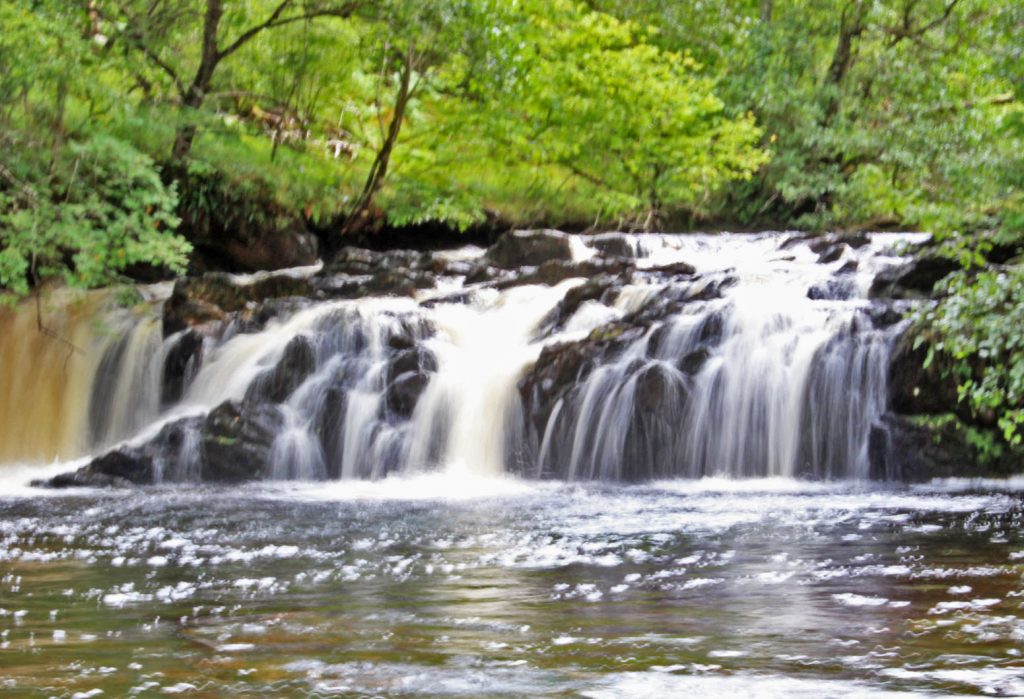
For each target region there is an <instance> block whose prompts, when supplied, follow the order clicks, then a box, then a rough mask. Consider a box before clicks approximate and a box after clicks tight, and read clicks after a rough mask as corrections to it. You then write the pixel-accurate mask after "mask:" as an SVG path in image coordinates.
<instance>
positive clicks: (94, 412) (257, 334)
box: [0, 234, 900, 481]
mask: <svg viewBox="0 0 1024 699" xmlns="http://www.w3.org/2000/svg"><path fill="white" fill-rule="evenodd" d="M621 240H622V243H621V249H622V250H624V251H625V253H624V254H628V255H630V256H631V263H630V264H631V265H632V267H630V269H632V270H634V271H633V272H630V273H629V275H628V278H625V277H622V278H619V279H618V280H615V279H612V276H611V275H603V276H602V275H600V274H596V275H595V274H591V275H590V276H592V277H593V278H590V277H588V276H587V275H583V276H577V277H571V278H569V279H565V280H564V281H560V282H557V283H552V284H538V283H534V284H520V283H518V282H516V280H511V281H509V280H507V279H506V281H505V282H503V283H499V284H495V283H487V282H483V283H481V282H476V283H472V284H470V283H467V282H466V281H465V279H464V277H463V276H461V275H453V276H449V277H442V278H441V279H440V281H439V282H438V283H437V284H436V286H435V287H434V288H428V289H422V290H420V291H418V292H416V294H415V297H414V298H410V297H384V296H379V297H377V296H368V297H364V298H360V299H355V300H335V301H315V300H309V299H307V300H305V301H302V302H301V303H298V304H297V305H293V306H291V307H289V308H288V309H286V310H284V311H282V312H279V313H278V312H275V313H274V314H270V316H269V317H268V318H267V319H264V320H261V321H260V322H258V323H253V322H252V321H245V322H242V321H241V320H239V318H236V317H232V318H230V319H229V320H227V321H223V322H220V324H219V325H218V324H214V326H212V329H211V327H207V328H206V329H205V330H203V331H202V332H201V333H198V334H197V333H195V332H193V331H182V332H178V333H175V334H171V335H169V336H168V337H164V335H163V327H162V323H161V322H160V321H161V317H160V308H159V304H160V303H162V302H163V300H164V299H165V298H167V296H168V295H169V290H167V289H165V288H163V289H158V290H155V291H151V292H150V298H149V300H148V302H147V303H142V304H139V305H138V306H137V307H135V308H123V307H120V306H118V305H117V304H116V303H114V301H113V298H112V297H111V295H109V294H103V293H90V294H86V295H85V296H84V297H82V298H80V299H79V300H78V301H77V302H74V303H72V302H70V301H68V300H63V301H61V302H60V303H53V304H48V307H49V308H48V309H47V311H46V328H47V332H45V333H43V332H40V331H39V330H38V328H37V325H38V324H37V321H36V317H35V307H34V305H32V304H29V305H26V306H24V307H22V308H19V309H13V310H2V311H0V372H2V375H3V376H2V379H3V381H2V384H0V462H42V461H49V460H53V459H65V460H66V459H71V458H74V457H77V456H80V455H83V454H90V453H91V454H98V453H101V452H102V451H103V450H105V449H107V448H109V447H111V446H113V445H116V444H118V443H122V442H124V441H125V440H127V443H128V444H129V445H138V444H145V443H147V442H149V441H151V440H153V439H165V440H166V439H169V440H170V441H168V442H167V444H165V445H163V446H161V447H160V449H159V450H158V451H159V454H160V458H158V459H157V462H156V463H155V465H154V469H155V476H154V478H155V479H156V480H167V481H194V480H198V479H200V478H201V477H203V473H204V462H203V460H204V447H203V444H204V441H203V440H204V439H205V438H206V437H205V436H204V435H205V434H206V433H205V432H204V429H207V428H205V427H204V424H205V423H204V420H205V418H204V416H205V415H207V414H210V415H211V419H212V415H213V414H214V412H215V409H217V408H218V406H223V405H225V404H231V405H234V406H236V407H234V408H232V410H234V411H236V412H238V414H239V415H243V416H244V415H246V414H248V413H247V411H249V412H251V411H252V410H256V408H254V407H253V406H256V407H257V408H258V410H257V412H258V414H259V416H260V419H261V420H262V421H263V422H262V423H260V424H261V425H262V426H261V427H260V430H262V431H260V434H263V433H264V432H269V436H268V437H267V438H266V440H265V441H266V445H265V446H266V453H267V457H266V460H267V465H266V469H265V470H264V471H263V472H262V475H261V476H260V477H264V478H271V479H282V480H283V479H303V480H320V479H339V478H341V479H350V478H381V477H384V476H387V475H389V474H393V473H403V472H404V473H411V472H418V471H425V470H447V471H449V472H451V473H453V474H466V475H484V476H494V475H500V474H502V473H505V472H507V471H513V472H516V473H521V474H524V475H527V476H531V477H554V478H565V479H570V480H573V479H580V480H590V479H599V480H619V479H654V478H675V477H685V478H700V477H705V476H728V477H764V476H785V477H811V478H828V479H835V478H866V477H867V476H868V473H869V472H870V464H869V453H868V441H869V435H870V433H871V430H872V428H873V427H874V426H876V425H877V424H878V423H879V421H880V420H881V418H882V415H883V413H884V412H885V410H886V392H887V388H886V374H887V370H888V353H889V348H890V346H891V345H892V342H893V339H894V337H895V336H896V335H897V334H898V332H899V331H900V326H899V325H894V324H893V323H892V322H891V321H890V322H889V323H888V324H887V323H880V322H878V321H877V318H876V316H877V314H876V313H875V312H874V310H875V309H874V306H873V305H872V302H871V301H869V299H868V289H869V287H870V285H871V282H872V280H873V278H874V276H875V275H876V274H877V273H878V272H879V271H880V270H882V269H885V268H886V267H887V266H891V265H893V264H897V263H898V262H899V261H900V258H899V256H898V254H897V253H896V252H894V247H893V246H894V245H895V244H896V243H897V242H898V241H899V240H900V239H899V238H898V237H896V236H886V235H874V236H872V237H871V240H870V243H869V244H865V245H863V246H861V247H858V248H845V249H843V250H841V251H840V253H839V254H836V255H832V256H831V258H829V259H827V260H826V259H825V257H824V256H823V255H819V252H818V251H816V250H815V249H813V248H812V246H811V244H810V243H809V242H808V241H806V240H802V239H793V238H787V237H786V236H784V235H781V234H762V235H728V234H723V235H687V236H672V235H656V234H651V235H630V236H626V235H623V236H621ZM600 248H601V246H600V245H599V244H598V242H597V241H592V240H591V239H588V238H586V237H581V236H574V237H572V238H571V250H572V254H573V257H574V260H575V261H574V262H573V264H584V263H587V262H588V261H592V260H601V259H606V258H604V257H602V255H604V253H603V252H602V251H601V249H600ZM482 254H483V251H481V250H478V249H466V250H462V251H459V252H458V253H454V254H449V255H448V256H447V257H446V258H444V259H445V260H448V261H457V262H458V263H460V264H465V265H471V264H473V263H474V262H475V261H477V260H478V259H480V256H481V255H482ZM680 263H688V264H689V265H692V266H693V268H695V270H691V272H690V273H684V272H680V271H679V270H681V269H683V268H682V267H679V265H680ZM595 264H596V263H595ZM673 265H676V267H672V266H673ZM580 269H584V267H580ZM587 269H598V270H600V269H603V268H601V267H600V266H599V265H598V266H596V267H592V268H587ZM534 270H535V268H524V269H523V270H520V272H519V274H520V275H523V274H533V273H535V272H534ZM666 270H668V271H666ZM315 271H316V270H308V271H304V272H303V274H313V273H315ZM246 283H249V282H248V281H247V282H246ZM602 285H603V286H602ZM186 349H187V351H185V350H186ZM183 366H187V370H186V369H183V368H182V367H183ZM169 382H170V383H174V382H176V383H174V386H173V387H171V386H170V385H169ZM232 414H234V413H232ZM258 431H259V430H258ZM161 435H162V436H161ZM171 437H173V439H171ZM218 439H220V440H221V442H223V443H225V444H226V445H227V446H230V443H231V441H232V439H231V438H224V437H219V438H218Z"/></svg>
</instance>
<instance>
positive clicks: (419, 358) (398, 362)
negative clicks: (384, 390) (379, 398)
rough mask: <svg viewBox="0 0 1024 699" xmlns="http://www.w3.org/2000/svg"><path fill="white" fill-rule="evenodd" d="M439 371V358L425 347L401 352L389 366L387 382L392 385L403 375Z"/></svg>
mask: <svg viewBox="0 0 1024 699" xmlns="http://www.w3.org/2000/svg"><path fill="white" fill-rule="evenodd" d="M435 371H437V358H436V357H435V356H434V353H433V352H431V351H430V350H428V349H426V348H424V347H413V348H412V349H408V350H405V351H403V352H399V353H398V354H396V355H395V356H394V357H393V358H392V359H391V362H390V363H389V364H388V371H387V381H388V383H392V382H394V381H395V379H396V378H397V377H398V376H399V375H401V374H406V373H409V372H412V373H431V372H435Z"/></svg>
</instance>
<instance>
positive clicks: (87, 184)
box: [0, 136, 190, 296]
mask: <svg viewBox="0 0 1024 699" xmlns="http://www.w3.org/2000/svg"><path fill="white" fill-rule="evenodd" d="M67 155H68V160H67V161H66V162H62V163H61V164H60V166H59V167H57V168H56V169H55V171H54V172H53V173H52V174H49V175H48V176H45V177H43V176H40V177H36V178H33V184H32V185H23V186H22V187H21V188H17V189H8V190H6V191H0V248H2V249H0V285H2V286H3V288H4V289H5V290H6V291H7V292H8V293H9V294H13V295H15V296H17V295H23V294H25V293H27V292H28V290H29V284H30V283H33V282H38V281H40V280H44V279H48V278H53V277H60V278H62V279H63V280H64V282H65V283H67V284H68V285H70V286H76V287H95V286H100V285H104V284H109V283H111V282H113V281H115V280H117V279H118V278H119V276H120V274H121V273H122V272H123V271H124V270H125V269H126V268H128V267H129V266H131V265H134V264H137V263H147V264H152V265H163V266H167V267H169V268H170V269H172V270H173V271H175V272H179V273H180V272H183V271H184V268H185V265H186V263H187V258H188V252H189V250H190V246H189V244H188V243H187V242H186V241H185V240H184V239H182V238H181V237H179V236H175V235H173V234H172V233H171V231H173V229H174V228H175V226H177V224H178V219H177V218H176V216H175V214H174V211H175V207H176V205H177V195H176V193H175V190H174V187H173V186H170V187H168V186H165V185H164V184H163V182H162V181H161V179H160V176H159V173H158V172H157V171H156V169H155V167H154V166H153V162H152V160H150V159H149V158H148V157H147V156H145V155H143V154H142V153H140V152H138V151H137V150H135V149H134V148H133V147H132V146H130V145H128V144H126V143H124V142H122V141H119V140H116V139H114V138H110V137H106V136H94V137H93V138H91V139H89V140H87V141H84V142H77V141H72V142H70V143H68V145H67Z"/></svg>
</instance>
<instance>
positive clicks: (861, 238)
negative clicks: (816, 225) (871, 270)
mask: <svg viewBox="0 0 1024 699" xmlns="http://www.w3.org/2000/svg"><path fill="white" fill-rule="evenodd" d="M870 244H871V237H870V236H869V235H868V234H867V233H830V234H828V235H824V236H821V237H818V238H814V239H813V240H812V241H811V243H810V244H809V245H808V247H809V248H810V249H811V252H816V253H818V254H819V255H820V254H823V253H825V252H827V251H829V250H831V249H834V248H835V247H836V246H840V245H846V246H847V247H849V248H852V249H854V250H858V249H860V248H862V247H864V246H865V245H870Z"/></svg>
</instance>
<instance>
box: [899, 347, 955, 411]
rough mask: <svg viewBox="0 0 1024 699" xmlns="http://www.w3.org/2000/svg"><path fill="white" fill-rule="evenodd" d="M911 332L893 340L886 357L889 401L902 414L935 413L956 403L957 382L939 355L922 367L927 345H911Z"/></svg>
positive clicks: (953, 406) (952, 407) (951, 408)
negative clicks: (887, 360)
mask: <svg viewBox="0 0 1024 699" xmlns="http://www.w3.org/2000/svg"><path fill="white" fill-rule="evenodd" d="M914 337H915V335H914V333H913V332H906V333H904V334H903V335H902V337H900V339H899V340H898V341H897V343H896V345H895V347H894V348H893V351H892V354H891V357H890V359H889V379H888V381H889V405H890V407H891V408H892V410H894V411H895V412H896V413H899V414H902V415H915V414H924V415H939V414H942V413H953V412H956V411H957V410H958V409H959V407H960V401H959V395H958V392H957V382H956V380H955V379H954V378H953V375H952V371H951V368H950V367H949V366H948V364H947V363H946V362H945V360H944V358H943V357H942V356H936V357H935V359H934V360H933V361H932V363H931V364H930V365H929V366H928V368H927V369H926V368H925V366H924V362H925V359H926V358H927V356H928V345H927V344H921V345H920V346H919V347H917V348H916V349H915V348H914V346H913V344H914Z"/></svg>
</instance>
